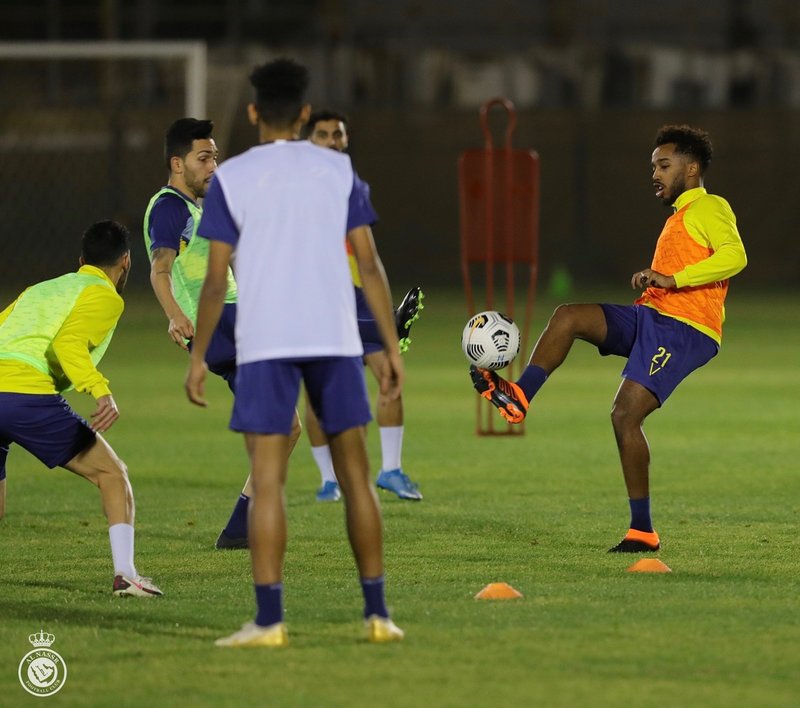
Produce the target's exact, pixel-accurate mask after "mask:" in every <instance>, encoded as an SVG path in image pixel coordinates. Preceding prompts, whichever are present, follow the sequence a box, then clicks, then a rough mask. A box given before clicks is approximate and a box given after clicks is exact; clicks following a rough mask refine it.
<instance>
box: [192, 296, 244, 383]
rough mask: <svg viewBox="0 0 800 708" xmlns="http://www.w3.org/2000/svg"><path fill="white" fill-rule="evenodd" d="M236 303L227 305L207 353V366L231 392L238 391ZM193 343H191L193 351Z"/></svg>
mask: <svg viewBox="0 0 800 708" xmlns="http://www.w3.org/2000/svg"><path fill="white" fill-rule="evenodd" d="M235 329H236V303H235V302H228V303H225V307H224V308H223V309H222V316H221V317H220V318H219V323H218V324H217V327H216V329H215V330H214V334H212V335H211V341H210V342H209V343H208V350H207V351H206V364H208V370H209V371H210V372H211V373H212V374H216V375H217V376H221V377H222V378H223V379H225V382H226V383H227V384H228V387H229V388H230V389H231V391H234V392H235V391H236V388H235V386H236V332H235ZM191 348H192V343H191V342H189V349H190V350H191Z"/></svg>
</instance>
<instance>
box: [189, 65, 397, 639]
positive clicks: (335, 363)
mask: <svg viewBox="0 0 800 708" xmlns="http://www.w3.org/2000/svg"><path fill="white" fill-rule="evenodd" d="M250 80H251V83H252V84H253V86H254V88H255V101H254V103H252V104H250V105H249V106H248V113H249V116H250V119H251V121H252V122H253V124H254V125H257V126H258V130H259V142H260V143H261V144H260V145H259V146H257V147H254V148H251V149H250V150H248V151H247V152H245V153H243V154H242V155H239V156H237V157H234V158H231V159H230V160H228V161H226V162H225V163H223V164H222V165H221V166H220V168H219V169H218V171H217V173H216V175H215V178H214V181H213V182H212V184H211V187H210V188H209V190H208V194H207V196H206V200H205V204H204V212H203V217H202V219H201V222H200V227H199V229H198V235H199V236H200V237H203V238H207V239H209V240H210V242H211V243H210V249H209V259H208V272H207V274H206V279H205V283H204V285H203V289H202V291H201V295H200V302H199V307H198V317H197V327H196V332H195V339H194V346H193V348H192V354H191V364H190V367H189V373H188V375H187V379H186V391H187V395H188V397H189V399H190V400H191V401H192V402H193V403H196V404H198V405H205V404H206V402H205V400H204V381H205V376H206V365H205V363H204V355H205V352H206V349H207V347H208V344H209V342H210V339H211V335H212V332H213V331H214V327H215V326H216V323H217V321H218V319H219V317H220V314H221V312H222V309H223V301H224V296H225V280H226V272H227V268H228V266H229V264H230V263H231V262H233V264H234V271H235V275H236V280H237V283H238V288H239V301H238V312H237V320H236V352H237V381H236V394H235V400H234V407H233V413H232V416H231V428H232V429H233V430H236V431H240V432H243V433H244V434H245V442H246V446H247V451H248V454H249V456H250V462H251V475H252V481H253V496H252V499H251V502H250V517H249V542H250V553H251V557H252V565H253V580H254V583H255V595H256V604H257V614H256V617H255V621H254V622H249V623H247V624H245V625H244V626H243V627H242V629H241V630H239V631H238V632H235V633H234V634H232V635H231V636H229V637H225V638H223V639H220V640H218V641H217V644H218V645H219V646H272V647H280V646H285V645H286V644H287V643H288V634H287V631H286V626H285V625H284V623H283V599H282V592H283V584H282V571H283V557H284V553H285V547H286V508H285V501H284V484H285V480H286V474H287V467H288V464H287V452H288V446H289V439H290V438H289V434H290V431H291V424H292V418H293V416H294V406H295V403H296V402H297V397H298V394H299V390H300V383H301V381H302V382H303V383H304V384H305V387H306V390H307V392H308V395H309V399H310V401H311V404H312V405H313V407H314V409H315V411H316V414H317V417H318V419H319V421H320V424H321V425H322V428H323V430H324V431H325V432H326V433H327V435H328V436H329V439H330V446H331V454H332V457H333V462H334V468H335V471H336V476H337V478H338V480H339V484H340V486H341V488H342V492H343V494H344V498H345V506H346V521H347V531H348V538H349V539H350V543H351V546H352V548H353V553H354V555H355V559H356V565H357V567H358V571H359V575H360V577H361V586H362V590H363V594H364V601H365V609H364V619H365V621H366V629H367V638H368V639H369V640H370V641H372V642H387V641H396V640H399V639H402V637H403V632H402V631H401V630H400V629H399V628H398V627H397V626H396V625H395V624H394V623H393V622H392V620H391V619H390V618H389V613H388V610H387V608H386V601H385V599H384V581H383V572H384V571H383V541H382V528H381V526H382V523H381V513H380V508H379V506H378V500H377V496H376V493H375V490H374V488H373V486H372V484H371V483H370V468H369V461H368V459H367V449H366V443H365V430H364V427H365V425H366V423H367V422H368V421H369V420H370V409H369V400H368V398H367V391H366V383H365V380H364V374H363V370H362V363H361V357H362V355H363V348H362V346H361V339H360V337H359V333H358V325H357V322H356V307H355V296H354V293H353V285H352V281H351V277H350V269H349V267H348V262H347V256H346V253H345V250H344V249H343V248H342V234H343V233H346V234H347V239H348V241H349V242H350V244H351V245H352V247H353V251H354V253H355V256H356V260H357V262H358V266H359V272H360V275H361V279H362V282H363V287H364V294H365V296H366V298H367V302H368V303H369V306H370V309H371V310H372V312H373V313H374V315H375V319H376V321H377V323H378V328H379V331H380V333H381V338H382V340H383V343H384V348H385V351H386V364H385V367H384V369H383V371H382V372H381V377H380V379H381V381H380V383H381V390H382V393H383V394H384V395H386V396H387V397H389V398H394V397H397V396H398V395H399V394H400V389H401V385H402V380H403V365H402V361H401V359H400V351H399V346H398V342H397V331H396V328H395V321H394V315H393V312H392V306H391V296H390V293H389V287H388V283H387V280H386V275H385V273H384V270H383V266H382V264H381V261H380V258H379V256H378V254H377V251H376V249H375V244H374V241H373V239H372V232H371V230H370V228H369V221H368V219H367V218H366V217H365V214H364V212H365V208H364V199H363V193H361V192H360V191H359V190H358V189H354V184H355V181H354V173H353V168H352V165H351V164H350V158H349V157H348V156H347V155H344V154H341V153H337V152H335V151H333V150H327V149H324V148H319V147H317V146H315V145H312V144H311V143H308V142H305V141H298V140H297V139H296V138H297V136H298V134H299V131H300V128H301V127H302V125H303V124H304V123H305V121H306V120H307V119H308V116H309V114H310V110H311V109H310V106H309V105H308V104H306V103H305V100H304V96H305V91H306V88H307V86H308V71H307V70H306V69H305V67H302V66H301V65H299V64H297V63H295V62H294V61H291V60H288V59H278V60H276V61H273V62H270V63H268V64H265V65H263V66H261V67H258V68H257V69H255V70H254V71H253V73H252V75H251V77H250Z"/></svg>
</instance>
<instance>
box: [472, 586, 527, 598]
mask: <svg viewBox="0 0 800 708" xmlns="http://www.w3.org/2000/svg"><path fill="white" fill-rule="evenodd" d="M518 597H522V593H521V592H520V591H519V590H515V589H514V588H512V587H511V586H510V585H509V584H508V583H489V584H488V585H487V586H486V587H485V588H483V590H481V591H480V592H479V593H478V594H477V595H475V599H476V600H515V599H516V598H518Z"/></svg>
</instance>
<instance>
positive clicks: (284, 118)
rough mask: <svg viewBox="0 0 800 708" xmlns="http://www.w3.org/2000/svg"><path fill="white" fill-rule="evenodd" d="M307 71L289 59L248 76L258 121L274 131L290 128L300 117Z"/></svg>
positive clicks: (270, 64)
mask: <svg viewBox="0 0 800 708" xmlns="http://www.w3.org/2000/svg"><path fill="white" fill-rule="evenodd" d="M308 82H309V76H308V69H306V67H304V66H303V65H302V64H298V63H297V62H296V61H294V60H293V59H275V60H274V61H270V62H267V63H266V64H263V65H261V66H257V67H256V68H255V69H253V71H252V73H251V74H250V83H251V84H252V85H253V88H254V89H255V93H256V95H255V100H254V103H255V106H256V110H257V111H258V116H259V118H260V119H261V120H262V121H263V122H264V123H266V124H267V125H271V126H274V127H277V128H286V127H288V126H290V125H292V124H293V123H294V122H295V121H296V120H297V118H298V117H299V116H300V111H301V110H302V109H303V105H304V103H305V95H306V90H307V89H308Z"/></svg>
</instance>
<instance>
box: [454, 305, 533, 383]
mask: <svg viewBox="0 0 800 708" xmlns="http://www.w3.org/2000/svg"><path fill="white" fill-rule="evenodd" d="M519 340H520V336H519V327H517V325H516V324H514V322H513V320H511V318H509V317H506V316H505V315H504V314H503V313H502V312H496V311H495V310H487V311H486V312H479V313H478V314H477V315H474V316H472V317H471V318H470V320H469V322H467V324H466V326H465V327H464V332H463V334H462V335H461V348H462V349H463V350H464V355H465V356H466V357H467V359H468V360H469V362H470V363H472V364H475V366H478V367H480V368H481V369H502V368H504V367H506V366H508V365H509V364H510V363H511V362H512V361H514V359H516V357H517V354H519Z"/></svg>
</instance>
